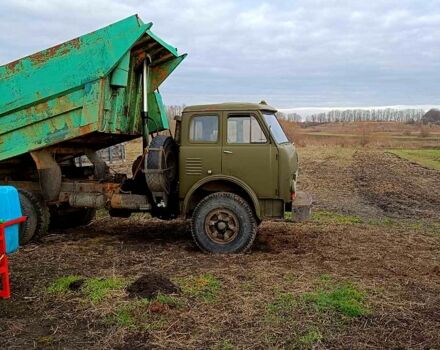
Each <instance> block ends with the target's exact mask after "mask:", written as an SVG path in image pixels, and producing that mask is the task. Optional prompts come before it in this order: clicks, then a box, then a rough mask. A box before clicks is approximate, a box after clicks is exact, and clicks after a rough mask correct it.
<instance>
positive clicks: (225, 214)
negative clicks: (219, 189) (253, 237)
mask: <svg viewBox="0 0 440 350" xmlns="http://www.w3.org/2000/svg"><path fill="white" fill-rule="evenodd" d="M239 231H240V229H239V221H238V218H237V216H236V215H235V214H234V213H233V212H232V211H231V210H229V209H224V208H222V209H215V210H212V211H211V212H209V213H208V215H207V216H206V219H205V232H206V234H207V235H208V237H209V238H210V239H211V240H212V241H214V242H216V243H220V244H227V243H229V242H232V241H233V240H234V239H235V238H236V237H237V235H238V233H239Z"/></svg>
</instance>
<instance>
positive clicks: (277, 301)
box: [266, 293, 298, 321]
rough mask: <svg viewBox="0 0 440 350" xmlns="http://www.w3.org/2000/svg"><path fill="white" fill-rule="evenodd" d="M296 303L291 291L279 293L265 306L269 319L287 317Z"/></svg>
mask: <svg viewBox="0 0 440 350" xmlns="http://www.w3.org/2000/svg"><path fill="white" fill-rule="evenodd" d="M297 305H298V302H297V300H296V298H295V297H294V296H293V294H292V293H279V294H278V295H276V296H275V298H274V300H273V301H272V302H271V303H269V304H268V305H267V307H266V312H267V316H268V318H269V321H273V320H274V319H285V318H289V317H290V316H291V315H292V313H293V311H294V310H295V309H296V307H297Z"/></svg>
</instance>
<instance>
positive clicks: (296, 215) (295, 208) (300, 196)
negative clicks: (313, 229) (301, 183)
mask: <svg viewBox="0 0 440 350" xmlns="http://www.w3.org/2000/svg"><path fill="white" fill-rule="evenodd" d="M311 216H312V196H311V195H310V194H309V193H307V192H302V191H298V192H296V198H295V200H294V201H293V202H292V221H295V222H301V221H306V220H308V219H310V217H311Z"/></svg>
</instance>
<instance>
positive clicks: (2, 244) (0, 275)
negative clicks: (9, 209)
mask: <svg viewBox="0 0 440 350" xmlns="http://www.w3.org/2000/svg"><path fill="white" fill-rule="evenodd" d="M25 221H26V216H22V217H20V218H18V219H14V220H10V221H6V222H3V223H0V281H1V286H2V288H1V289H0V298H2V299H9V298H10V297H11V289H10V285H9V268H8V257H7V256H6V238H5V232H6V227H8V226H12V225H17V224H20V223H22V222H25Z"/></svg>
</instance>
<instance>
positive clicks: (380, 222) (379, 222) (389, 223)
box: [368, 218, 395, 226]
mask: <svg viewBox="0 0 440 350" xmlns="http://www.w3.org/2000/svg"><path fill="white" fill-rule="evenodd" d="M368 224H369V225H375V226H392V225H394V224H395V222H394V220H392V219H390V218H381V219H370V220H368Z"/></svg>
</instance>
